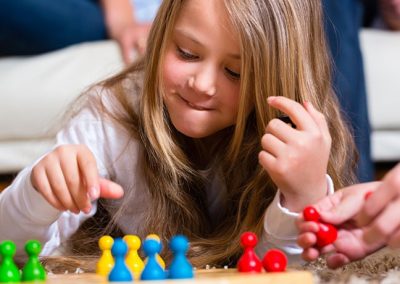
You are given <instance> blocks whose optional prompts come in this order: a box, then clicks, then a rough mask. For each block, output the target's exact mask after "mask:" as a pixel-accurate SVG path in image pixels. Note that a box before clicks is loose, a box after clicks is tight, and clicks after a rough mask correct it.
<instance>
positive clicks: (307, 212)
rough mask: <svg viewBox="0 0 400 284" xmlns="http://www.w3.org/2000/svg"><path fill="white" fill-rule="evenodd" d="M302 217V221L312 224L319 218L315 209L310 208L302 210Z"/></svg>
mask: <svg viewBox="0 0 400 284" xmlns="http://www.w3.org/2000/svg"><path fill="white" fill-rule="evenodd" d="M303 216H304V220H306V221H314V222H318V221H319V218H320V215H319V213H318V211H317V209H315V208H314V207H312V206H307V207H306V208H304V210H303Z"/></svg>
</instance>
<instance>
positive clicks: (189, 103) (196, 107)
mask: <svg viewBox="0 0 400 284" xmlns="http://www.w3.org/2000/svg"><path fill="white" fill-rule="evenodd" d="M180 98H181V99H182V100H183V101H184V102H185V103H186V104H187V105H188V106H189V107H191V108H193V109H195V110H211V109H210V108H206V107H202V106H199V105H194V104H192V103H191V102H189V101H187V100H185V99H184V98H182V97H181V96H180Z"/></svg>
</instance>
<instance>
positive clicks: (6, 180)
mask: <svg viewBox="0 0 400 284" xmlns="http://www.w3.org/2000/svg"><path fill="white" fill-rule="evenodd" d="M395 165H396V163H377V164H376V165H375V168H376V171H375V175H376V179H377V180H380V179H382V177H383V176H384V175H385V174H386V173H387V172H388V171H389V170H390V169H391V168H393V167H394V166H395ZM14 177H15V175H11V174H10V175H0V192H1V191H2V190H3V189H4V188H6V187H7V186H8V185H9V184H10V183H11V181H12V180H13V178H14Z"/></svg>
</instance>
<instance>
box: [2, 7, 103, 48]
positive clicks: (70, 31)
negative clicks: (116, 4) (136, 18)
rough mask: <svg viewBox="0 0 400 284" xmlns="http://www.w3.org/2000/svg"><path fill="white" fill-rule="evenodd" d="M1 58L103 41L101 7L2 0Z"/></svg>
mask: <svg viewBox="0 0 400 284" xmlns="http://www.w3.org/2000/svg"><path fill="white" fill-rule="evenodd" d="M0 3H1V9H0V56H6V55H34V54H39V53H44V52H48V51H52V50H55V49H59V48H63V47H66V46H68V45H71V44H75V43H79V42H83V41H94V40H101V39H104V38H106V27H105V23H104V17H103V13H102V10H101V7H100V5H99V3H98V2H97V1H92V0H61V1H59V0H4V1H1V2H0Z"/></svg>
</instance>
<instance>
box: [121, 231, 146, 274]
mask: <svg viewBox="0 0 400 284" xmlns="http://www.w3.org/2000/svg"><path fill="white" fill-rule="evenodd" d="M123 240H124V241H125V243H126V244H127V245H128V255H127V256H126V259H125V262H126V265H128V267H129V269H130V270H131V272H132V273H133V275H134V277H135V279H138V278H139V277H140V273H142V270H143V268H144V263H143V261H142V259H141V258H140V256H139V254H138V250H139V248H140V245H141V241H140V238H139V237H138V236H135V235H126V236H125V237H124V238H123Z"/></svg>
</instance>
